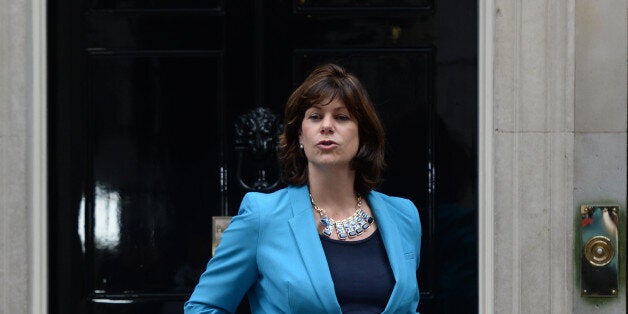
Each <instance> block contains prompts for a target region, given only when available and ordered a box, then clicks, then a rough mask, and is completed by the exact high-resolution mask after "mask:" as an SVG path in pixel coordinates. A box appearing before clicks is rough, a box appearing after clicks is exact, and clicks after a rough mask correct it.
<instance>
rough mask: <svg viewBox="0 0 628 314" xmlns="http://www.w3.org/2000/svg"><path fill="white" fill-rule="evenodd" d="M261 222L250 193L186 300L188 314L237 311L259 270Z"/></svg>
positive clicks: (186, 313) (186, 312) (185, 310)
mask: <svg viewBox="0 0 628 314" xmlns="http://www.w3.org/2000/svg"><path fill="white" fill-rule="evenodd" d="M259 224H260V217H259V210H257V207H256V206H255V202H254V197H252V195H251V194H250V193H247V194H246V195H245V196H244V198H243V200H242V204H241V205H240V210H239V212H238V215H236V216H234V217H233V218H232V220H231V223H230V224H229V226H228V227H227V229H226V230H225V232H224V233H223V235H222V237H221V239H220V243H219V244H218V247H216V250H215V254H214V256H213V257H212V258H211V259H210V261H209V263H207V269H206V270H205V272H204V273H203V274H202V275H201V277H200V279H199V282H198V284H197V285H196V287H195V288H194V292H192V295H191V296H190V298H189V299H188V301H187V302H186V303H185V305H184V313H185V314H197V313H198V314H200V313H203V314H205V313H233V312H235V310H236V308H237V306H238V305H239V304H240V301H242V298H243V297H244V295H245V294H246V292H247V290H249V288H250V287H251V286H252V285H253V284H254V283H255V280H256V279H257V277H258V274H259V272H258V267H257V259H256V255H257V241H258V238H259V232H258V231H259Z"/></svg>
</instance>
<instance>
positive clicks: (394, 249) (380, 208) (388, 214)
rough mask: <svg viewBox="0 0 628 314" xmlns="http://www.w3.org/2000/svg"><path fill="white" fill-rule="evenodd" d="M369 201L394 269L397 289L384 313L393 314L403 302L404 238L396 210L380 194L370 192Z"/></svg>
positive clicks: (395, 288) (391, 266)
mask: <svg viewBox="0 0 628 314" xmlns="http://www.w3.org/2000/svg"><path fill="white" fill-rule="evenodd" d="M367 199H368V202H369V205H370V206H371V210H372V211H373V215H374V216H375V221H376V222H377V228H379V232H380V234H381V235H382V239H383V241H384V246H385V247H386V254H388V260H389V261H390V268H392V271H393V275H394V277H395V287H394V288H393V291H392V294H391V295H390V299H388V304H387V306H386V309H385V310H384V312H382V313H392V311H393V309H394V307H395V304H399V302H400V301H401V300H399V298H400V295H401V292H400V289H401V288H400V284H399V281H400V280H403V279H402V276H403V274H402V269H401V265H402V263H403V259H404V252H403V245H402V243H401V241H402V237H401V234H400V233H399V229H398V228H397V222H396V221H395V217H394V215H393V213H394V208H390V207H389V206H388V204H387V203H386V202H384V200H383V199H382V198H381V196H380V195H379V194H376V193H373V192H370V193H369V194H368V195H367Z"/></svg>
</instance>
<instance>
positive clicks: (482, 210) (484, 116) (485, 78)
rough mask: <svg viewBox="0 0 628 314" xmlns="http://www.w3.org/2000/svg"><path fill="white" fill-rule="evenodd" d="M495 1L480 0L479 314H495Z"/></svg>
mask: <svg viewBox="0 0 628 314" xmlns="http://www.w3.org/2000/svg"><path fill="white" fill-rule="evenodd" d="M494 1H495V0H478V5H479V6H478V7H479V16H478V19H479V21H478V27H479V29H478V35H479V44H478V49H479V50H478V86H479V92H478V137H479V138H478V143H479V147H478V160H479V162H478V247H479V252H478V254H479V259H478V260H479V263H478V268H479V269H478V275H479V278H478V279H479V287H478V294H479V298H480V299H479V302H478V304H479V312H478V313H493V312H494V310H493V304H494V303H493V295H494V293H493V287H494V278H493V226H494V225H493V52H494V49H493V43H494V29H495V19H494V16H495V15H494Z"/></svg>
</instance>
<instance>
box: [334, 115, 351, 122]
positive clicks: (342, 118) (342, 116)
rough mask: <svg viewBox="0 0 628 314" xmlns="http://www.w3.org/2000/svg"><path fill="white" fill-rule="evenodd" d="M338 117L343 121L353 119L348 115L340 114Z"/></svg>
mask: <svg viewBox="0 0 628 314" xmlns="http://www.w3.org/2000/svg"><path fill="white" fill-rule="evenodd" d="M336 119H338V120H341V121H347V120H351V118H350V117H349V116H346V115H338V116H336Z"/></svg>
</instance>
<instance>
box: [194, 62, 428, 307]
mask: <svg viewBox="0 0 628 314" xmlns="http://www.w3.org/2000/svg"><path fill="white" fill-rule="evenodd" d="M284 119H285V120H284V130H283V133H282V134H281V135H280V151H279V158H280V161H281V162H282V166H283V178H284V180H285V181H286V182H287V183H288V187H286V188H284V189H281V190H278V191H276V192H273V193H268V194H265V193H257V192H251V193H247V194H246V195H245V196H244V198H243V200H242V203H241V205H240V210H239V213H238V215H237V216H235V217H234V218H233V219H232V221H231V224H230V225H229V227H228V228H227V230H226V231H225V233H224V234H223V236H222V238H221V240H220V244H219V245H218V248H217V249H216V253H215V255H214V257H213V258H212V259H211V260H210V261H209V263H208V265H207V269H206V271H205V273H203V274H202V275H201V278H200V281H199V283H198V285H197V286H196V288H195V290H194V292H193V293H192V295H191V297H190V299H189V300H188V301H187V302H186V304H185V313H190V314H191V313H225V312H228V313H232V312H234V311H235V309H236V308H237V306H238V304H239V303H240V301H241V300H242V298H243V297H244V295H245V294H247V296H248V300H249V304H250V306H251V310H252V312H253V313H352V312H353V313H382V312H385V313H415V312H416V309H417V305H418V302H419V290H418V285H417V280H416V270H417V269H418V266H419V253H420V243H421V224H420V221H419V215H418V211H417V208H416V207H415V206H414V204H413V203H412V202H411V201H410V200H408V199H404V198H399V197H392V196H387V195H385V194H382V193H379V192H376V191H374V190H373V189H374V188H375V187H376V186H377V185H378V184H379V183H380V180H381V175H382V172H383V170H384V167H385V161H384V149H385V143H384V130H383V127H382V124H381V122H380V120H379V118H378V117H377V114H376V112H375V109H374V107H373V104H372V103H371V101H370V99H369V97H368V94H367V92H366V91H365V90H364V88H363V87H362V84H361V83H360V81H359V80H358V79H357V78H356V77H355V76H354V75H353V74H351V73H348V72H347V71H346V70H345V69H343V68H342V67H340V66H338V65H334V64H324V65H321V66H319V67H317V68H316V69H314V71H313V72H312V73H311V74H310V75H309V76H308V77H307V78H306V80H305V81H304V82H303V84H301V85H300V86H299V87H298V88H297V89H296V90H295V91H294V92H293V93H292V95H291V96H290V97H289V99H288V102H287V104H286V108H285V117H284Z"/></svg>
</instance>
